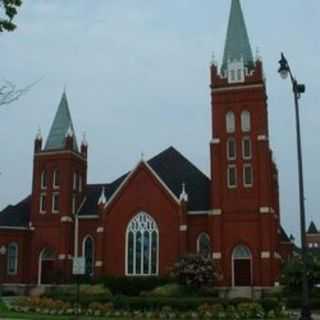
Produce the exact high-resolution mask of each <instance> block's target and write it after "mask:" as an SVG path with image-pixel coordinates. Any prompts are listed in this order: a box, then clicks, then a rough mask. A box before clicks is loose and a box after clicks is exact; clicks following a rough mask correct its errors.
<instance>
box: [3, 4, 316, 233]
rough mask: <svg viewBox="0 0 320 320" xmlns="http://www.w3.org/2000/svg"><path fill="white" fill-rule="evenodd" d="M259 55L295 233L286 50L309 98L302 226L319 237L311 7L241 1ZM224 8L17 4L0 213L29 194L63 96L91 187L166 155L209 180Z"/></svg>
mask: <svg viewBox="0 0 320 320" xmlns="http://www.w3.org/2000/svg"><path fill="white" fill-rule="evenodd" d="M242 5H243V9H244V15H245V19H246V22H247V28H248V32H249V37H250V40H251V45H252V48H253V51H255V48H256V47H259V48H260V53H261V55H262V57H263V61H264V67H265V74H266V78H267V89H268V95H269V118H270V134H271V144H272V148H273V150H274V155H275V158H276V161H277V164H278V167H279V171H280V188H281V189H280V190H281V194H280V196H281V209H282V221H283V225H284V226H285V228H286V230H287V231H288V233H295V235H297V234H298V226H299V216H298V214H299V211H298V203H299V202H298V185H297V161H296V136H295V126H294V124H295V123H294V109H293V96H292V93H291V88H290V86H289V82H285V81H281V80H280V78H279V76H278V74H277V68H278V64H277V63H278V60H279V56H280V51H282V50H284V51H285V53H286V55H287V57H288V59H289V61H290V63H291V65H292V68H293V70H294V71H295V72H296V75H297V77H298V80H300V81H302V82H305V83H306V85H307V92H306V94H305V95H304V96H303V98H302V100H301V121H302V134H303V151H304V169H305V189H306V205H307V214H308V221H309V220H310V219H311V218H313V219H314V220H315V222H316V223H317V224H318V226H319V227H320V217H319V201H320V200H319V178H320V172H319V170H318V169H317V168H318V164H319V162H320V151H319V140H318V136H317V132H319V117H320V111H319V106H320V105H319V97H320V92H319V80H318V77H319V74H320V64H319V56H320V40H319V36H318V33H317V30H318V29H319V21H320V2H319V0H308V1H301V0H281V1H279V0H269V1H257V0H245V1H244V0H243V1H242ZM229 9H230V1H226V0H223V1H221V0H220V1H213V0H201V1H194V0H175V1H172V0H161V1H159V0H158V1H155V0H153V1H150V0H92V1H88V0H68V1H65V0H25V1H24V5H23V7H22V8H21V10H20V12H19V16H18V17H17V20H16V21H17V23H18V25H19V28H18V29H17V31H16V32H14V33H10V34H1V35H0V48H1V51H0V52H1V62H0V75H1V78H2V79H7V80H11V81H14V82H15V83H17V84H18V85H19V86H24V85H26V84H29V83H31V82H33V81H35V80H38V79H40V78H41V79H42V80H41V81H40V83H39V84H37V85H36V86H35V87H34V88H33V89H32V90H31V91H30V92H29V93H28V94H27V95H26V96H24V97H23V98H21V99H20V100H19V101H17V102H16V103H14V104H12V105H10V106H7V107H5V108H2V109H1V110H0V146H1V156H0V169H1V175H0V209H1V208H4V207H5V206H6V205H8V204H10V203H13V204H14V203H16V202H17V201H20V200H21V199H22V198H23V197H25V196H26V195H28V194H29V193H30V191H31V181H32V157H33V140H34V137H35V134H36V131H37V128H38V126H40V127H41V129H42V132H43V135H44V136H45V137H46V136H47V134H48V131H49V129H50V125H51V122H52V121H53V118H54V114H55V112H56V108H57V105H58V103H59V100H60V97H61V94H62V91H63V88H64V86H66V88H67V95H68V99H69V104H70V109H71V112H72V116H73V121H74V125H75V128H76V131H77V135H78V140H81V139H80V138H81V133H82V132H83V131H86V132H87V138H88V141H89V171H88V173H89V182H91V183H92V182H94V183H97V182H108V181H111V180H113V179H115V178H117V177H118V176H119V175H121V174H123V173H124V172H126V171H128V170H130V169H131V168H132V167H133V166H134V165H135V164H136V162H137V161H138V159H139V158H140V154H141V152H143V153H144V154H145V157H146V158H150V157H152V156H154V155H156V154H157V153H159V152H161V151H162V150H163V149H165V148H167V147H168V146H170V145H173V146H175V147H176V148H177V149H178V150H179V151H180V152H182V153H183V154H184V155H185V156H186V157H187V158H189V159H190V160H191V161H192V162H193V163H195V164H196V165H197V166H198V167H199V168H200V169H201V170H202V171H204V172H205V173H207V174H208V173H209V140H210V128H211V123H210V119H211V118H210V97H209V87H208V86H209V62H210V57H211V54H212V52H213V51H214V52H215V54H216V56H217V58H218V61H219V62H220V63H221V59H222V54H223V48H224V40H225V34H226V28H227V20H228V16H229Z"/></svg>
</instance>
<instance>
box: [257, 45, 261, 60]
mask: <svg viewBox="0 0 320 320" xmlns="http://www.w3.org/2000/svg"><path fill="white" fill-rule="evenodd" d="M261 60H262V57H261V55H260V48H259V47H257V48H256V61H261Z"/></svg>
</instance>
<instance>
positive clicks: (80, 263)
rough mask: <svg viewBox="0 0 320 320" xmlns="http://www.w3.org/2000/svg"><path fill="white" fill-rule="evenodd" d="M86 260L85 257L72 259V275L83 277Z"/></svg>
mask: <svg viewBox="0 0 320 320" xmlns="http://www.w3.org/2000/svg"><path fill="white" fill-rule="evenodd" d="M85 265H86V260H85V257H76V258H73V267H72V273H73V274H74V275H83V274H85V273H86V268H85Z"/></svg>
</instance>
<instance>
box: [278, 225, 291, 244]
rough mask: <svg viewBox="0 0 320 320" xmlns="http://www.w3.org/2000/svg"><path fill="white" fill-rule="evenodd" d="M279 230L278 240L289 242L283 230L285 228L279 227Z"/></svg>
mask: <svg viewBox="0 0 320 320" xmlns="http://www.w3.org/2000/svg"><path fill="white" fill-rule="evenodd" d="M280 231H281V233H280V241H282V242H291V240H290V238H289V237H288V235H287V233H286V232H285V230H284V229H283V227H281V229H280Z"/></svg>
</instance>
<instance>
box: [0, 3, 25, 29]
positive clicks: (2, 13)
mask: <svg viewBox="0 0 320 320" xmlns="http://www.w3.org/2000/svg"><path fill="white" fill-rule="evenodd" d="M21 5H22V0H0V32H4V31H13V30H14V29H15V28H16V25H15V24H14V23H13V19H14V17H15V16H16V14H17V13H18V8H19V7H20V6H21Z"/></svg>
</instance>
